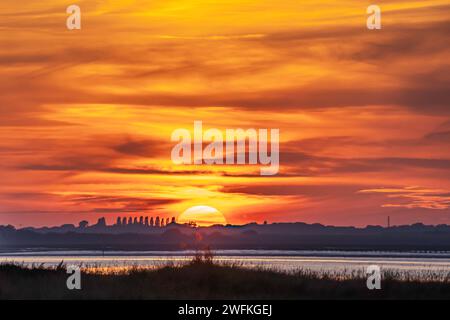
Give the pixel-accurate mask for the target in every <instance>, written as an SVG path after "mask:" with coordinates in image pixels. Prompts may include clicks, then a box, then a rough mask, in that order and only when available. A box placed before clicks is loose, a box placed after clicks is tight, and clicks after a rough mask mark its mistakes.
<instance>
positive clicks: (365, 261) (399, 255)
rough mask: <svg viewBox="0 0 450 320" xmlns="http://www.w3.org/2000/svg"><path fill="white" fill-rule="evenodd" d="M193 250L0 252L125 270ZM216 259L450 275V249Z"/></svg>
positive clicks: (232, 253)
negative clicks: (371, 267)
mask: <svg viewBox="0 0 450 320" xmlns="http://www.w3.org/2000/svg"><path fill="white" fill-rule="evenodd" d="M194 254H195V252H194V251H105V252H103V251H49V250H45V249H42V250H21V251H13V252H0V263H2V262H14V263H23V264H25V265H27V266H32V265H40V264H43V265H44V266H45V267H51V266H56V265H58V264H59V263H60V262H61V261H64V262H65V263H66V264H68V265H71V264H74V265H81V266H83V267H87V268H93V267H95V268H98V269H126V268H130V267H133V266H137V267H143V268H158V267H162V266H165V265H167V264H172V265H181V264H183V263H186V262H188V261H190V260H192V257H193V255H194ZM214 261H215V262H217V263H222V264H238V265H240V266H242V267H246V268H265V269H271V270H277V271H286V272H293V271H297V270H300V269H302V270H308V271H312V272H317V273H322V274H324V273H326V274H330V275H338V274H352V273H355V272H356V273H364V272H365V270H366V268H367V267H368V266H369V265H378V266H380V268H381V269H382V270H383V271H393V272H397V273H399V274H400V275H402V277H410V278H418V279H429V278H434V279H441V280H442V279H445V278H446V277H449V275H450V252H383V251H370V252H369V251H306V250H301V251H278V250H217V251H214Z"/></svg>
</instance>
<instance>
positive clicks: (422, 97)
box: [0, 0, 450, 226]
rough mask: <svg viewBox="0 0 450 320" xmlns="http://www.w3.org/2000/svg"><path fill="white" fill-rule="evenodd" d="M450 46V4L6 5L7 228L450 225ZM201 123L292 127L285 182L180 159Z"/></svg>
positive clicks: (1, 124)
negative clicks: (180, 143) (137, 221)
mask: <svg viewBox="0 0 450 320" xmlns="http://www.w3.org/2000/svg"><path fill="white" fill-rule="evenodd" d="M373 3H375V4H378V5H379V6H380V7H381V9H382V29H381V30H368V29H367V28H366V18H367V14H366V8H367V6H368V5H370V4H373ZM71 4H77V5H79V6H80V7H81V13H82V22H81V26H82V29H81V30H72V31H70V30H67V28H66V18H67V17H68V15H67V14H66V8H67V6H69V5H71ZM449 34H450V4H449V2H448V0H444V1H437V0H428V1H404V0H389V1H386V0H377V1H361V0H339V1H337V0H334V1H332V0H319V1H300V0H282V1H275V0H151V1H150V0H139V1H138V0H136V1H132V0H129V1H128V0H80V1H75V0H73V2H72V0H71V1H62V0H41V1H36V0H22V1H1V2H0V111H1V117H0V182H1V185H0V225H1V224H13V225H15V226H43V225H60V224H63V223H78V221H80V220H83V219H85V220H88V221H89V222H91V223H94V222H95V221H96V220H97V219H98V218H99V217H102V216H104V217H106V219H107V221H108V222H109V223H112V222H113V221H115V219H116V217H117V216H118V215H120V216H128V215H130V216H135V215H138V216H140V215H149V216H157V215H159V216H161V217H165V218H166V217H172V216H175V217H177V216H179V215H180V214H181V213H182V212H184V211H185V210H186V209H188V208H190V207H192V206H211V207H213V208H216V209H218V210H219V211H220V212H222V213H223V215H224V216H225V217H226V220H227V222H228V223H233V224H241V223H248V222H253V221H255V222H259V223H260V222H263V221H264V220H267V221H268V222H288V221H304V222H308V223H315V222H318V223H323V224H333V225H355V226H365V225H368V224H379V225H385V224H386V219H387V216H390V217H391V223H392V224H406V223H408V224H410V223H415V222H423V223H426V224H442V223H447V224H450V90H449V87H450V68H449V67H450V45H449ZM195 120H201V121H203V126H204V129H205V130H206V129H208V128H218V129H221V130H225V129H226V128H243V129H248V128H255V129H259V128H266V129H270V128H277V129H279V130H280V172H279V173H278V175H276V176H266V177H262V176H260V175H259V166H248V165H240V166H220V165H214V166H207V165H181V166H180V165H175V164H173V163H172V161H171V158H170V154H171V149H172V147H173V146H174V143H173V142H171V140H170V138H171V133H172V131H173V130H175V129H177V128H186V129H189V130H192V129H193V123H194V121H195Z"/></svg>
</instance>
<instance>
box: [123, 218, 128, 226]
mask: <svg viewBox="0 0 450 320" xmlns="http://www.w3.org/2000/svg"><path fill="white" fill-rule="evenodd" d="M122 225H123V226H126V225H127V217H123V218H122Z"/></svg>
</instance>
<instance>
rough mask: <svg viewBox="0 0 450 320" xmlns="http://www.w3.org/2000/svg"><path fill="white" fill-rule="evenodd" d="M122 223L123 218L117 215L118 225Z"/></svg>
mask: <svg viewBox="0 0 450 320" xmlns="http://www.w3.org/2000/svg"><path fill="white" fill-rule="evenodd" d="M121 224H122V220H121V219H120V217H117V221H116V225H117V226H120V225H121Z"/></svg>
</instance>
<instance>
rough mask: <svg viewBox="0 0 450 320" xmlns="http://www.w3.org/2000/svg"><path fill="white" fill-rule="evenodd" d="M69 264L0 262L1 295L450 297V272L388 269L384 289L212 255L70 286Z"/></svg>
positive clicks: (356, 279)
mask: <svg viewBox="0 0 450 320" xmlns="http://www.w3.org/2000/svg"><path fill="white" fill-rule="evenodd" d="M67 277H68V274H67V273H66V267H65V265H64V264H63V263H61V264H59V265H58V266H55V267H50V268H47V267H44V266H43V265H33V266H25V265H23V264H3V265H0V299H450V276H449V275H447V276H446V277H445V278H444V279H442V275H440V276H439V277H438V276H437V275H436V274H434V273H433V272H431V271H430V275H429V279H428V280H423V279H422V280H421V281H419V280H417V279H414V278H408V277H406V278H405V275H404V274H401V273H396V272H385V273H384V274H383V281H382V289H381V290H368V289H367V287H366V275H365V274H364V273H363V272H353V273H350V274H349V273H338V272H337V273H335V274H327V273H317V272H312V271H309V270H298V271H295V272H289V273H285V272H284V273H283V272H277V271H273V270H267V269H262V268H261V269H247V268H243V267H242V266H240V265H236V264H233V265H231V264H229V265H222V264H216V263H214V259H213V256H212V254H210V253H209V252H206V253H205V254H197V255H196V256H195V257H194V258H193V259H192V260H191V261H190V262H187V263H184V264H178V265H166V266H164V267H161V268H151V269H149V268H142V267H139V266H132V267H129V268H124V269H113V270H111V269H109V270H104V269H102V268H100V267H95V266H90V267H86V268H84V269H82V280H81V283H82V289H81V290H72V291H71V290H68V289H67V288H66V279H67Z"/></svg>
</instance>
